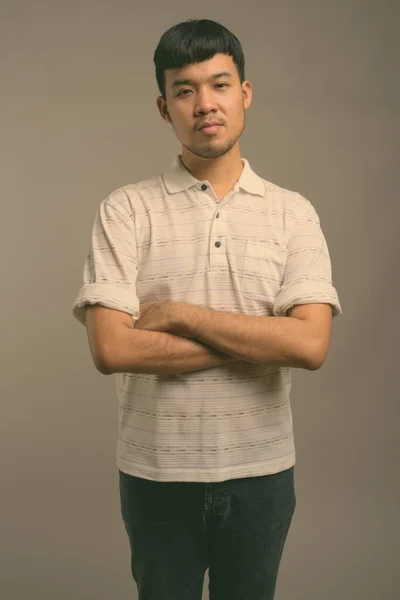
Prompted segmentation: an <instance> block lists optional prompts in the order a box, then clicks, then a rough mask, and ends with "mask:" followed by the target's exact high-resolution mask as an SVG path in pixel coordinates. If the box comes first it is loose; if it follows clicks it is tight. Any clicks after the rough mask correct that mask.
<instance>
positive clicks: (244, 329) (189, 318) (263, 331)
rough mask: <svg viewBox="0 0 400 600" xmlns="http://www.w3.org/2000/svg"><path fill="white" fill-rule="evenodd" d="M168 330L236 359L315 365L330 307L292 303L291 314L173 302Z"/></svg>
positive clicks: (324, 343) (326, 338)
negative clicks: (250, 312)
mask: <svg viewBox="0 0 400 600" xmlns="http://www.w3.org/2000/svg"><path fill="white" fill-rule="evenodd" d="M171 314H172V316H171V320H172V323H171V327H170V329H171V331H176V332H177V333H181V334H189V335H191V336H193V337H194V338H196V339H198V340H201V341H203V342H205V343H207V344H210V345H212V346H213V347H215V348H218V349H219V350H220V351H221V352H226V353H228V354H231V355H232V356H234V357H236V358H237V359H242V360H246V361H249V362H254V363H259V364H265V365H278V366H288V367H298V368H303V369H307V370H311V371H313V370H316V369H319V368H320V367H321V366H322V364H323V362H324V360H325V357H326V354H327V352H328V347H329V342H330V334H331V323H332V308H331V306H330V305H329V304H308V305H307V304H305V305H298V306H294V307H292V309H291V311H289V314H290V316H289V317H266V316H265V317H264V316H253V315H245V314H236V313H228V312H221V311H216V310H211V309H208V308H204V307H200V306H194V305H191V304H186V303H184V302H179V303H174V305H173V310H172V313H171Z"/></svg>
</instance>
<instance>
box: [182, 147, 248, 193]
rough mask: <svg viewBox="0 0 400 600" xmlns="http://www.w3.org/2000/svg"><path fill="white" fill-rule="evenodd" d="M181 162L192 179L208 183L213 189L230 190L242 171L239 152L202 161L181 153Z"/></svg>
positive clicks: (191, 155)
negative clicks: (226, 188)
mask: <svg viewBox="0 0 400 600" xmlns="http://www.w3.org/2000/svg"><path fill="white" fill-rule="evenodd" d="M180 158H181V162H182V163H183V165H184V167H185V168H186V169H187V170H188V171H189V173H190V174H191V175H193V177H195V178H196V179H198V180H199V181H209V183H210V184H211V185H212V187H213V188H214V189H217V188H224V187H230V188H232V187H233V186H234V185H235V183H236V182H237V180H238V179H239V177H240V175H241V173H242V171H243V163H242V160H241V157H240V152H239V151H236V152H235V153H234V155H233V154H230V153H228V154H225V155H224V156H221V157H219V158H213V159H204V158H199V157H198V156H195V155H194V154H192V153H189V152H182V154H181V156H180Z"/></svg>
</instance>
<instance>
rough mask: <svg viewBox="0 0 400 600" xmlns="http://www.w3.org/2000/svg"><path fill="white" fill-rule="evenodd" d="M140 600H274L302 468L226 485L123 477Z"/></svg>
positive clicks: (123, 507)
mask: <svg viewBox="0 0 400 600" xmlns="http://www.w3.org/2000/svg"><path fill="white" fill-rule="evenodd" d="M120 494H121V512H122V518H123V521H124V524H125V529H126V532H127V534H128V537H129V542H130V548H131V570H132V575H133V578H134V580H135V582H136V585H137V587H138V592H139V600H201V595H202V589H203V583H204V575H205V572H206V570H207V568H208V569H209V595H210V600H272V599H273V598H274V594H275V585H276V580H277V575H278V569H279V564H280V560H281V556H282V552H283V547H284V544H285V541H286V536H287V533H288V531H289V527H290V523H291V520H292V516H293V513H294V510H295V505H296V496H295V488H294V467H292V468H291V469H288V470H286V471H282V472H281V473H276V474H274V475H264V476H261V477H248V478H243V479H230V480H228V481H223V482H220V483H192V482H157V481H149V480H147V479H141V478H138V477H134V476H132V475H127V474H125V473H122V472H120Z"/></svg>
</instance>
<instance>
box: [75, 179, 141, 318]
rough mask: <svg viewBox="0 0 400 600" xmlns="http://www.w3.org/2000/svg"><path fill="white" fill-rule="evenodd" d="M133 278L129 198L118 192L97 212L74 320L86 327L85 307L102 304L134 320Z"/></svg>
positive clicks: (134, 253)
mask: <svg viewBox="0 0 400 600" xmlns="http://www.w3.org/2000/svg"><path fill="white" fill-rule="evenodd" d="M136 278H137V251H136V236H135V219H134V215H133V211H132V206H131V202H130V199H129V196H128V194H127V192H126V191H125V190H123V189H122V188H121V189H120V190H117V191H116V192H113V193H112V194H111V195H110V196H109V197H108V198H107V199H106V200H104V201H103V202H102V203H101V204H100V207H99V209H98V211H97V214H96V218H95V221H94V225H93V229H92V236H91V243H90V248H89V252H88V255H87V256H86V259H85V261H84V268H83V278H82V280H81V282H80V285H79V290H78V293H77V295H76V298H75V300H74V302H73V305H72V314H73V316H74V317H75V318H76V319H78V321H79V322H80V323H82V325H86V314H85V313H86V306H87V305H88V304H101V305H102V306H105V307H107V308H113V309H115V310H120V311H123V312H126V313H128V314H131V315H132V319H133V320H134V321H135V320H137V319H138V318H139V299H138V296H137V295H136Z"/></svg>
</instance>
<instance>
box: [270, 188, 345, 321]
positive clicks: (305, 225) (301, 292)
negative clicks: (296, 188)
mask: <svg viewBox="0 0 400 600" xmlns="http://www.w3.org/2000/svg"><path fill="white" fill-rule="evenodd" d="M319 303H321V304H324V303H326V304H330V305H331V306H332V315H333V316H334V317H335V316H339V315H341V314H342V308H341V305H340V301H339V297H338V293H337V291H336V289H335V288H334V287H333V285H332V268H331V260H330V255H329V250H328V246H327V243H326V240H325V236H324V234H323V232H322V229H321V226H320V219H319V217H318V215H317V213H316V211H315V209H314V207H313V205H312V204H311V202H309V200H307V199H306V198H304V197H303V196H300V194H297V202H295V204H294V225H293V226H292V227H291V229H290V234H289V238H288V245H287V260H286V264H285V270H284V276H283V283H282V286H281V288H280V290H279V293H278V295H277V296H276V298H275V303H274V309H273V312H274V315H275V316H287V311H288V310H289V309H290V308H291V307H292V306H294V305H295V304H319Z"/></svg>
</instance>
